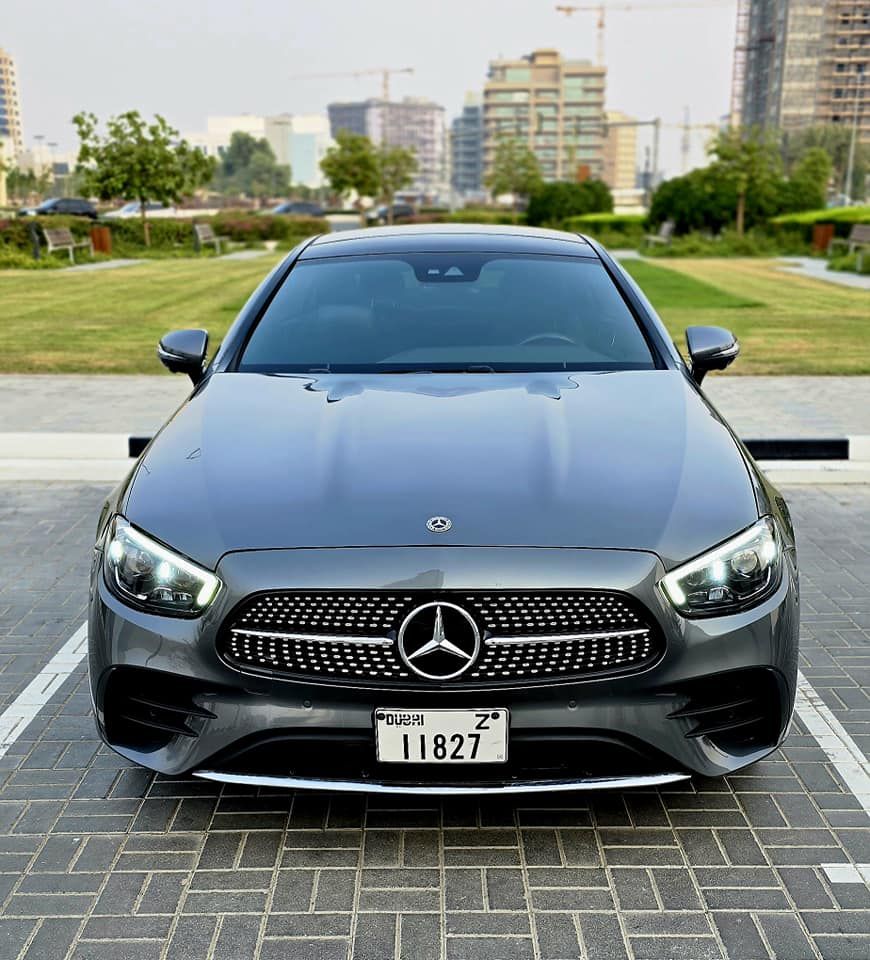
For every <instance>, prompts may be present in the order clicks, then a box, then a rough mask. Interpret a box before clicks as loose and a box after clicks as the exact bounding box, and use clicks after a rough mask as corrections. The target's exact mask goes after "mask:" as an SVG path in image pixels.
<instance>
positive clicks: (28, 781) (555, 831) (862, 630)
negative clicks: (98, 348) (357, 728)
mask: <svg viewBox="0 0 870 960" xmlns="http://www.w3.org/2000/svg"><path fill="white" fill-rule="evenodd" d="M102 492H103V491H102V489H101V488H98V487H89V486H65V485H56V486H52V485H43V486H41V487H39V488H34V487H33V486H32V485H3V486H0V692H2V696H3V698H4V700H5V701H8V699H9V698H10V697H12V696H14V695H15V693H16V692H17V691H19V690H20V689H22V687H23V686H24V685H25V684H26V683H27V682H28V681H29V679H31V678H32V676H33V675H34V674H35V673H36V671H37V670H39V669H40V667H41V666H42V665H43V664H44V663H45V662H46V661H47V659H48V658H49V657H50V656H51V654H52V653H53V652H54V651H55V650H56V649H57V647H59V646H60V644H61V643H62V642H63V640H65V639H66V637H68V636H69V635H70V634H71V633H72V632H73V630H74V629H75V627H77V626H78V624H79V623H80V622H81V620H82V619H83V606H84V599H85V574H86V570H87V566H88V551H89V548H90V538H91V531H92V527H93V521H94V518H95V516H96V510H97V507H98V504H99V500H100V497H101V495H102ZM790 499H791V502H792V506H793V511H794V513H795V515H796V518H797V520H798V523H799V529H800V532H801V539H802V558H801V559H802V565H803V571H804V601H805V605H804V625H805V627H804V646H803V664H802V668H803V670H804V672H805V673H806V675H807V676H808V677H809V678H810V679H811V681H812V683H813V684H814V685H815V686H816V689H817V690H818V691H819V692H820V693H821V694H822V695H823V696H824V698H825V700H826V702H827V703H828V705H829V706H830V707H831V709H832V710H833V711H834V712H835V713H836V715H837V716H838V717H839V718H840V720H841V722H842V723H844V725H845V726H846V727H847V729H848V730H849V732H850V733H851V735H852V736H853V737H854V738H855V740H856V741H858V742H859V743H861V744H862V746H863V749H864V750H865V751H866V750H867V749H868V729H870V727H868V724H870V700H868V693H870V587H868V584H870V551H868V544H870V529H868V528H870V489H868V488H866V487H865V488H838V489H833V488H831V489H827V490H826V489H807V488H801V489H795V490H793V491H792V492H791V495H790ZM0 784H2V786H0V905H2V906H0V960H11V958H18V957H26V958H28V960H35V958H41V960H60V958H77V960H85V958H87V960H99V958H109V957H111V958H112V960H126V958H130V960H136V958H162V960H170V958H173V960H176V958H177V960H198V958H206V957H208V958H227V960H244V958H248V957H255V956H258V957H260V958H261V960H273V958H281V960H331V958H337V957H341V958H346V957H348V956H352V957H356V958H364V957H365V958H373V960H388V958H391V957H394V956H399V957H403V958H411V960H427V958H430V957H431V958H439V960H441V958H443V957H447V958H455V960H477V958H502V960H509V958H526V957H535V958H541V960H546V958H561V960H576V958H578V957H580V956H581V955H582V956H584V957H589V958H624V957H628V958H633V960H645V958H648V960H652V958H688V960H705V958H726V957H728V958H731V960H755V958H770V957H779V958H783V960H802V958H819V957H824V958H829V960H867V958H868V957H870V890H868V888H867V886H865V885H864V884H860V883H858V884H856V883H848V884H839V883H836V884H835V883H830V882H829V881H828V880H827V878H826V876H825V874H824V872H823V871H822V870H821V869H820V865H821V864H831V863H849V862H852V861H855V862H863V863H867V862H870V820H868V817H867V815H866V814H865V813H864V812H863V811H862V810H861V809H860V807H859V804H858V802H857V800H856V799H855V797H854V796H853V795H852V794H851V793H849V791H848V790H847V789H846V788H845V787H844V785H843V784H842V782H841V781H840V779H839V777H838V775H837V773H836V771H835V770H834V769H833V768H832V766H831V765H830V764H829V763H827V762H826V759H825V755H824V754H823V753H822V752H821V750H820V748H819V746H818V744H817V743H816V742H815V741H814V740H813V739H811V738H810V737H809V736H808V735H807V734H806V731H805V730H804V729H803V728H802V725H801V724H800V722H796V723H795V727H794V730H793V732H792V735H791V736H790V738H789V740H788V741H787V743H786V745H785V747H784V749H783V750H782V751H780V752H778V753H777V754H776V755H774V756H773V757H771V758H770V759H768V760H765V761H764V762H762V763H759V764H757V765H756V766H754V767H753V768H751V769H750V770H748V771H746V772H744V773H742V774H741V775H738V776H734V777H731V778H730V779H729V780H728V781H727V782H725V781H703V780H701V781H696V782H694V783H693V784H691V785H688V786H685V785H678V787H676V788H670V789H662V790H659V791H636V792H629V793H611V794H607V793H601V794H596V795H592V794H585V795H571V794H564V795H558V796H550V797H541V798H523V799H522V800H520V801H517V800H514V801H507V800H500V801H486V802H477V801H474V800H451V801H449V802H443V803H436V802H432V801H425V802H409V801H408V800H406V799H405V800H401V801H398V800H392V799H390V798H377V799H375V798H372V799H368V800H367V799H365V798H357V797H339V796H334V797H328V796H324V795H316V794H314V795H312V794H298V795H296V796H293V795H289V794H284V793H268V792H263V791H260V792H258V791H256V790H252V789H248V788H229V787H224V788H221V787H220V786H218V785H215V784H208V783H201V782H195V781H192V780H170V779H166V778H158V779H153V778H152V777H151V776H150V775H149V774H147V773H146V772H144V771H142V770H139V769H137V768H134V767H131V766H129V765H127V764H126V763H125V762H124V761H122V760H121V759H120V758H118V757H116V756H115V755H114V754H111V753H110V752H108V751H107V750H105V749H104V748H101V747H100V746H99V744H98V743H97V741H96V740H95V734H94V730H93V725H92V720H91V717H90V702H89V697H88V693H87V687H86V683H85V679H84V674H83V670H82V669H81V668H79V670H77V671H76V673H75V674H74V675H73V677H71V678H70V679H69V680H68V681H67V683H66V685H65V686H64V687H63V688H62V689H61V690H60V691H59V692H58V694H57V695H56V696H55V697H54V698H53V699H52V700H51V701H50V703H49V704H48V706H47V707H46V708H45V709H44V710H43V711H42V712H41V714H40V715H39V716H38V717H37V719H36V720H35V721H34V723H33V724H32V725H31V726H30V727H29V728H28V730H27V731H26V732H25V734H24V735H23V736H22V738H21V739H19V740H18V741H17V742H16V743H15V744H14V745H13V747H12V749H11V751H10V753H9V754H8V755H7V756H6V757H4V758H2V759H0Z"/></svg>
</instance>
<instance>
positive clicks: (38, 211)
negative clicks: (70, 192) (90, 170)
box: [18, 197, 97, 220]
mask: <svg viewBox="0 0 870 960" xmlns="http://www.w3.org/2000/svg"><path fill="white" fill-rule="evenodd" d="M55 213H57V214H61V213H62V214H65V215H66V216H70V217H90V219H91V220H96V219H97V208H96V207H95V206H94V205H93V204H92V203H91V201H90V200H85V199H83V198H82V197H49V198H48V200H43V202H42V203H41V204H40V205H39V206H38V207H24V208H23V209H21V210H19V211H18V216H19V217H47V216H49V215H51V214H55Z"/></svg>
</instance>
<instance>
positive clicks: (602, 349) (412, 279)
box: [239, 253, 654, 372]
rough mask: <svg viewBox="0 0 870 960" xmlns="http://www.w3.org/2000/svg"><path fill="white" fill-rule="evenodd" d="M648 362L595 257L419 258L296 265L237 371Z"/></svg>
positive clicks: (630, 365) (582, 366) (597, 366)
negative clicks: (593, 258)
mask: <svg viewBox="0 0 870 960" xmlns="http://www.w3.org/2000/svg"><path fill="white" fill-rule="evenodd" d="M653 366H654V362H653V358H652V355H651V353H650V348H649V347H648V345H647V343H646V340H645V339H644V337H643V334H642V333H641V331H640V329H639V327H638V324H637V322H636V320H635V318H634V317H633V316H632V314H631V312H630V311H629V309H628V307H627V306H626V304H625V302H624V301H623V299H622V297H621V296H620V294H619V291H618V290H617V289H616V287H615V286H614V285H613V281H612V280H611V279H610V277H609V275H608V274H607V272H606V271H605V269H604V267H603V266H602V265H601V264H600V263H599V262H598V261H595V260H592V259H580V258H572V257H545V256H509V255H505V254H501V253H499V254H486V253H436V254H425V253H421V254H403V255H379V256H365V257H339V258H335V259H323V260H302V261H300V262H299V263H297V264H296V266H294V268H293V270H292V271H291V272H290V274H289V276H288V277H287V279H286V280H285V281H284V283H283V285H282V286H281V288H280V289H279V290H278V292H277V294H276V295H275V297H274V298H273V300H272V302H271V304H270V305H269V307H268V308H267V310H266V312H265V314H264V315H263V317H262V318H261V320H260V322H259V324H258V325H257V327H256V328H255V330H254V331H253V333H252V334H251V337H250V339H249V341H248V344H247V346H246V347H245V350H244V352H243V355H242V358H241V362H240V365H239V369H241V370H256V371H264V372H278V371H288V372H291V371H311V370H324V369H330V370H334V371H345V370H348V371H368V370H382V371H402V370H415V369H423V370H434V371H437V370H451V369H458V370H465V369H468V368H474V367H478V368H479V367H489V368H491V369H493V370H497V371H498V370H572V369H573V370H587V369H594V370H613V369H646V368H651V367H653Z"/></svg>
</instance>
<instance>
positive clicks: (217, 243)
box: [193, 223, 221, 253]
mask: <svg viewBox="0 0 870 960" xmlns="http://www.w3.org/2000/svg"><path fill="white" fill-rule="evenodd" d="M206 243H211V244H213V245H214V250H215V253H220V252H221V238H220V237H219V236H218V235H217V234H216V233H215V232H214V230H213V229H212V226H211V224H210V223H195V224H194V225H193V245H194V247H195V248H196V249H197V250H202V248H203V245H204V244H206Z"/></svg>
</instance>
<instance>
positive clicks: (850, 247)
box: [828, 223, 870, 272]
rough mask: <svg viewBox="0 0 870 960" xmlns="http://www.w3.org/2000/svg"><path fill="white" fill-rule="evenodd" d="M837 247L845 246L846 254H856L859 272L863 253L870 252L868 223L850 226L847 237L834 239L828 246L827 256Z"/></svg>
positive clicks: (869, 226)
mask: <svg viewBox="0 0 870 960" xmlns="http://www.w3.org/2000/svg"><path fill="white" fill-rule="evenodd" d="M838 245H842V246H845V247H846V252H847V253H850V254H852V253H856V252H857V254H858V271H859V272H860V271H861V268H862V266H863V263H864V251H865V250H870V223H855V224H853V225H852V229H851V230H850V231H849V236H848V237H845V238H844V237H834V239H833V240H832V241H831V242H830V243H829V244H828V256H830V255H831V254H832V253H833V252H834V248H835V247H836V246H838Z"/></svg>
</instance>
